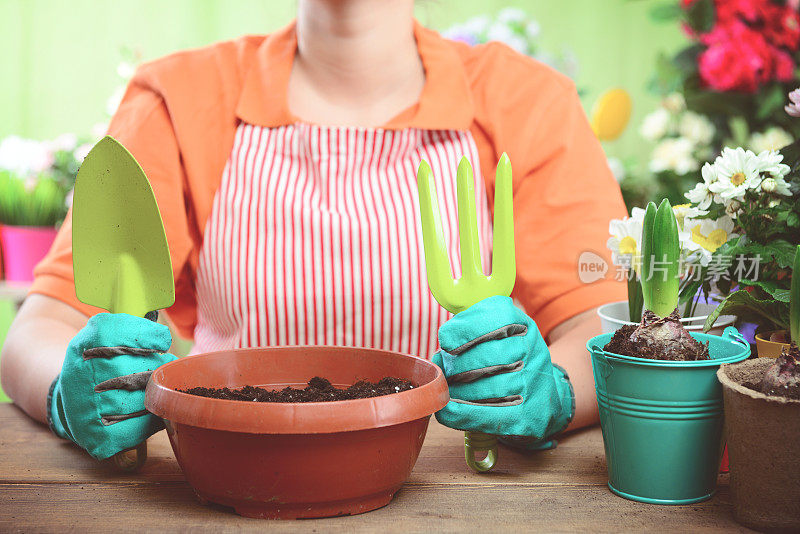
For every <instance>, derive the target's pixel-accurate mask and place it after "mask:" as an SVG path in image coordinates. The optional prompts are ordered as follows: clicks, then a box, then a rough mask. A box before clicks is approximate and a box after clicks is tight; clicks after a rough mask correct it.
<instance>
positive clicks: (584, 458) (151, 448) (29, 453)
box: [0, 405, 606, 485]
mask: <svg viewBox="0 0 800 534" xmlns="http://www.w3.org/2000/svg"><path fill="white" fill-rule="evenodd" d="M0 428H2V429H3V430H2V432H0V450H3V451H4V454H2V455H0V481H2V482H9V483H13V482H26V483H28V482H83V483H90V482H112V481H113V482H137V481H142V480H148V481H152V482H177V481H182V480H183V479H184V478H183V474H182V473H181V471H180V468H179V467H178V464H177V462H176V461H175V457H174V455H173V453H172V449H171V447H170V445H169V440H168V439H167V436H166V434H165V433H164V432H161V433H159V434H157V435H155V436H153V437H152V438H151V439H150V440H149V441H148V461H147V463H146V464H145V466H144V467H143V468H142V470H141V471H140V472H139V473H136V474H124V473H118V472H116V471H115V470H114V469H113V468H110V467H108V466H106V465H103V464H101V463H99V462H96V461H95V460H93V459H92V458H90V457H89V456H88V455H86V454H85V453H84V452H82V451H81V450H80V449H78V448H77V447H76V446H74V445H73V444H71V443H69V442H67V441H65V440H60V439H57V438H55V437H53V436H52V435H51V434H50V433H49V431H48V430H47V428H46V427H45V426H44V425H41V424H39V423H36V422H34V421H32V420H31V419H29V418H28V417H26V416H25V415H24V414H23V413H22V412H21V411H20V410H19V409H17V408H16V407H14V406H13V405H0ZM410 481H411V482H426V483H440V484H444V483H447V484H475V483H480V484H488V485H493V484H507V483H514V484H533V485H538V484H549V483H552V484H571V483H574V484H587V483H590V484H604V483H605V482H606V464H605V456H604V454H603V440H602V436H601V434H600V430H599V428H593V429H587V430H584V431H580V432H576V433H573V434H571V435H569V436H567V437H566V438H564V439H563V440H562V441H561V443H560V444H559V446H558V447H557V448H556V449H554V450H550V451H537V452H531V453H524V452H518V451H514V450H511V449H508V448H505V447H503V448H502V449H501V452H500V461H499V463H498V466H497V468H496V469H495V470H494V471H492V472H491V473H487V474H477V473H474V472H472V471H471V470H470V469H469V468H468V467H467V465H466V463H465V461H464V446H463V433H461V432H458V431H455V430H451V429H449V428H446V427H443V426H442V425H440V424H438V423H437V422H436V420H435V419H431V424H430V428H429V431H428V435H427V437H426V439H425V445H424V446H423V448H422V451H421V452H420V457H419V459H418V461H417V464H416V466H415V468H414V471H413V473H412V475H411V479H410Z"/></svg>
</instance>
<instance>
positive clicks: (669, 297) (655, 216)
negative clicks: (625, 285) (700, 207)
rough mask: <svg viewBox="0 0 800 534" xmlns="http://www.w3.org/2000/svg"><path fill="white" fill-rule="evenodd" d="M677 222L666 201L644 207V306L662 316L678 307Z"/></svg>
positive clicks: (678, 246)
mask: <svg viewBox="0 0 800 534" xmlns="http://www.w3.org/2000/svg"><path fill="white" fill-rule="evenodd" d="M679 260H680V242H679V240H678V222H677V221H676V220H675V213H674V212H673V211H672V206H671V205H670V203H669V200H667V199H664V200H662V201H661V204H660V205H659V206H658V208H656V207H655V204H654V203H652V202H651V203H650V204H648V206H647V210H646V211H645V216H644V224H643V228H642V295H643V298H644V307H645V308H646V309H648V310H650V311H652V312H653V313H655V314H656V315H658V316H659V317H666V316H667V315H669V314H670V313H671V312H672V310H674V309H675V308H676V307H677V306H678V294H679V288H680V278H679V277H680V273H679V272H678V271H679V267H680V264H679Z"/></svg>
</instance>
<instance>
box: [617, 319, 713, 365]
mask: <svg viewBox="0 0 800 534" xmlns="http://www.w3.org/2000/svg"><path fill="white" fill-rule="evenodd" d="M603 349H604V350H606V351H608V352H611V353H614V354H621V355H623V356H633V357H636V358H647V359H649V360H668V361H694V360H708V359H709V355H708V345H707V344H704V343H700V342H699V341H697V340H696V339H694V338H693V337H692V336H691V335H690V334H689V331H688V330H686V329H685V328H684V327H683V325H682V324H681V321H680V315H679V314H678V310H675V311H673V312H672V313H671V314H669V315H668V316H666V317H663V318H661V317H658V316H657V315H655V314H654V313H653V312H651V311H645V312H644V314H643V315H642V322H641V323H640V324H631V325H623V326H622V327H620V328H619V330H617V331H616V332H614V335H613V336H612V337H611V340H610V341H609V342H608V343H607V344H606V346H605V347H603Z"/></svg>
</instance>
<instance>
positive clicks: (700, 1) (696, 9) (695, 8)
mask: <svg viewBox="0 0 800 534" xmlns="http://www.w3.org/2000/svg"><path fill="white" fill-rule="evenodd" d="M686 22H687V23H688V24H689V26H690V27H691V28H692V29H693V30H694V31H696V32H699V33H705V32H707V31H709V30H710V29H711V28H712V27H713V26H714V2H713V0H697V1H696V2H695V3H693V4H692V5H690V6H689V7H688V8H687V9H686Z"/></svg>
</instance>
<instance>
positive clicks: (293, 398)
mask: <svg viewBox="0 0 800 534" xmlns="http://www.w3.org/2000/svg"><path fill="white" fill-rule="evenodd" d="M409 389H414V385H413V384H412V383H411V382H409V381H408V380H403V379H402V378H394V377H391V376H387V377H385V378H381V379H380V380H379V381H378V382H368V381H366V380H359V381H358V382H356V383H355V384H353V385H352V386H350V387H348V388H344V389H342V388H337V387H336V386H334V385H333V384H331V383H330V381H329V380H327V379H325V378H320V377H318V376H315V377H314V378H312V379H311V380H309V381H308V386H307V387H305V388H302V389H301V388H293V387H286V388H284V389H280V390H273V389H264V388H261V387H256V386H244V387H242V388H240V389H230V388H206V387H193V388H189V389H179V390H178V391H180V392H182V393H189V394H190V395H197V396H200V397H210V398H212V399H224V400H236V401H248V402H328V401H339V400H353V399H368V398H370V397H382V396H383V395H391V394H393V393H400V392H401V391H407V390H409Z"/></svg>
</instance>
